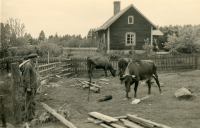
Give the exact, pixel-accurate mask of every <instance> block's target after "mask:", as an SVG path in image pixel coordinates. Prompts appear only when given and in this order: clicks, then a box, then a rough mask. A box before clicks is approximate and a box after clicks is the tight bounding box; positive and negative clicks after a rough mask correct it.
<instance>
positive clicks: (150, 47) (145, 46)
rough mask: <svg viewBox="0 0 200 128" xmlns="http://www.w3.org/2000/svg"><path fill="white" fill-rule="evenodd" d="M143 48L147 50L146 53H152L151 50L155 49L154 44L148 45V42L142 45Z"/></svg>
mask: <svg viewBox="0 0 200 128" xmlns="http://www.w3.org/2000/svg"><path fill="white" fill-rule="evenodd" d="M142 48H143V49H144V51H145V52H146V53H150V52H151V51H152V49H153V46H152V45H148V44H144V45H143V46H142Z"/></svg>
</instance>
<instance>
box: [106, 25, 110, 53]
mask: <svg viewBox="0 0 200 128" xmlns="http://www.w3.org/2000/svg"><path fill="white" fill-rule="evenodd" d="M107 44H108V46H107V53H110V27H108V29H107Z"/></svg>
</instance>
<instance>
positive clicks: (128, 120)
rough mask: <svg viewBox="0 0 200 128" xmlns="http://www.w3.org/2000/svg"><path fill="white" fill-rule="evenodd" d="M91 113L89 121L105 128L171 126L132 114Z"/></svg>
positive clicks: (166, 127)
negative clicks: (111, 115)
mask: <svg viewBox="0 0 200 128" xmlns="http://www.w3.org/2000/svg"><path fill="white" fill-rule="evenodd" d="M89 115H90V117H88V118H87V121H86V122H87V123H94V124H97V125H101V126H102V127H104V128H171V127H169V126H166V125H163V124H159V123H156V122H153V121H150V120H146V119H144V118H141V117H138V116H137V115H131V114H127V115H126V116H119V117H110V116H107V115H104V114H101V113H98V112H90V113H89Z"/></svg>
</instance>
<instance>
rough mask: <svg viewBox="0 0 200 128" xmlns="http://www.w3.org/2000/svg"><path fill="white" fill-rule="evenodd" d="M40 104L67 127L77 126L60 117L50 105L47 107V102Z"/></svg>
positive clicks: (73, 127) (74, 127)
mask: <svg viewBox="0 0 200 128" xmlns="http://www.w3.org/2000/svg"><path fill="white" fill-rule="evenodd" d="M41 104H42V106H43V107H44V108H45V109H46V110H47V111H48V112H50V113H51V114H52V115H54V116H55V117H56V118H57V119H59V120H60V121H61V122H62V123H64V124H65V125H66V126H67V127H69V128H77V127H76V126H74V125H73V124H72V123H71V122H69V121H68V120H66V119H65V118H64V117H62V116H61V115H59V114H58V113H57V112H56V111H55V110H53V109H52V108H51V107H49V106H48V105H47V104H45V103H41Z"/></svg>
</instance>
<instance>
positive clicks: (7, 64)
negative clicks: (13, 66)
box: [6, 60, 9, 73]
mask: <svg viewBox="0 0 200 128" xmlns="http://www.w3.org/2000/svg"><path fill="white" fill-rule="evenodd" d="M6 69H7V73H9V62H8V60H6Z"/></svg>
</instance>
